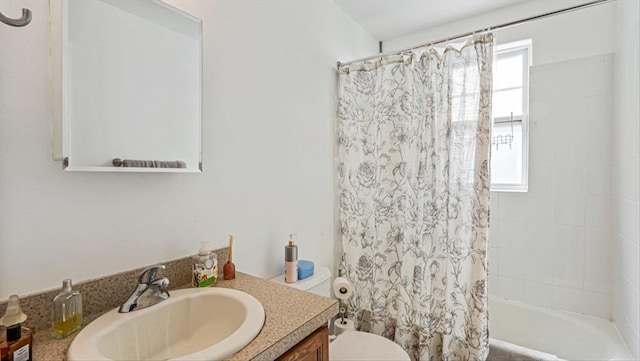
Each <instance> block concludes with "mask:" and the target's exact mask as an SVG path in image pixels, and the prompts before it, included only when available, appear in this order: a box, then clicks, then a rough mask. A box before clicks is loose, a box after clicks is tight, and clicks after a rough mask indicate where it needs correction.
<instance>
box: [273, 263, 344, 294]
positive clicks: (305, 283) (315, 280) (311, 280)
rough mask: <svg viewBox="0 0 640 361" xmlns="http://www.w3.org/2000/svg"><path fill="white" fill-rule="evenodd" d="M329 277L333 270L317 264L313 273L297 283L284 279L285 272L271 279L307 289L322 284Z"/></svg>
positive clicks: (300, 288)
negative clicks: (287, 281)
mask: <svg viewBox="0 0 640 361" xmlns="http://www.w3.org/2000/svg"><path fill="white" fill-rule="evenodd" d="M329 279H331V271H330V270H329V268H327V267H323V266H317V267H315V269H314V272H313V275H311V276H309V277H308V278H305V279H303V280H301V281H298V282H296V283H286V282H285V281H284V273H283V274H281V275H279V276H276V277H273V278H272V279H270V280H269V281H272V282H276V283H280V284H283V285H286V286H289V287H294V288H297V289H299V290H303V291H307V290H310V289H312V288H313V287H315V286H317V285H319V284H321V283H322V282H325V281H328V280H329Z"/></svg>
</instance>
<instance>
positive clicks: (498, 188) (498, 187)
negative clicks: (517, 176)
mask: <svg viewBox="0 0 640 361" xmlns="http://www.w3.org/2000/svg"><path fill="white" fill-rule="evenodd" d="M528 191H529V185H528V184H524V185H522V184H492V185H491V192H520V193H525V192H528Z"/></svg>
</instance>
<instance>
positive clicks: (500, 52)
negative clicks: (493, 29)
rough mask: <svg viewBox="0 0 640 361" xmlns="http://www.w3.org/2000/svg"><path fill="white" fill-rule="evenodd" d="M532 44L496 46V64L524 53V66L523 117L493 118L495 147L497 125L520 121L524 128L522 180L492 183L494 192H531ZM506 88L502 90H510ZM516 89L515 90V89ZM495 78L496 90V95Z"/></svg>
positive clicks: (525, 42) (524, 42)
mask: <svg viewBox="0 0 640 361" xmlns="http://www.w3.org/2000/svg"><path fill="white" fill-rule="evenodd" d="M531 45H532V42H531V39H527V40H522V41H516V42H510V43H506V44H501V45H498V46H496V52H495V57H494V64H497V61H498V59H499V58H503V57H508V56H510V55H513V54H519V53H523V54H524V56H523V59H524V61H523V63H524V64H523V66H522V115H521V116H514V117H513V118H512V117H497V118H494V117H493V115H492V117H491V134H492V135H491V139H492V145H491V146H492V147H493V128H494V126H495V124H496V123H505V122H510V121H520V122H521V126H522V173H521V174H522V178H521V181H520V182H519V183H494V182H493V181H491V191H492V192H527V191H528V190H529V88H530V81H529V68H530V67H531V58H532V52H531V50H532V49H531V48H532V46H531ZM508 89H509V88H504V89H500V90H508ZM513 89H515V88H513ZM496 91H497V89H495V78H494V89H493V93H494V94H495V93H496Z"/></svg>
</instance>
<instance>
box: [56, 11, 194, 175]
mask: <svg viewBox="0 0 640 361" xmlns="http://www.w3.org/2000/svg"><path fill="white" fill-rule="evenodd" d="M55 2H56V1H51V3H50V4H51V5H52V11H51V12H52V19H53V18H55V10H54V6H55V4H54V3H55ZM58 6H61V9H60V12H61V19H62V21H61V35H62V36H61V54H60V59H61V63H60V66H59V68H61V74H62V75H61V79H60V80H59V81H60V83H61V92H60V94H59V97H60V102H61V106H60V109H59V110H58V112H59V113H60V114H61V120H60V122H59V123H60V125H61V131H60V133H61V134H60V135H61V138H62V144H59V145H54V158H56V156H55V153H56V149H55V148H61V150H60V151H59V153H61V154H60V155H59V156H58V158H61V159H64V167H65V169H66V170H68V171H106V172H122V171H125V172H126V171H129V172H200V171H201V168H202V166H201V164H202V162H201V155H202V136H201V130H202V114H201V109H202V105H201V99H202V96H201V90H202V22H201V21H200V20H199V19H196V18H194V17H193V16H191V15H189V14H186V13H184V12H182V11H180V10H178V9H175V8H173V7H171V6H170V5H168V4H165V3H163V2H162V1H157V0H127V1H122V0H82V1H78V0H63V1H62V2H61V3H59V4H58ZM53 33H54V32H53V31H52V34H53ZM52 37H53V35H52ZM54 44H55V41H54V40H53V39H52V45H54ZM53 57H55V54H54V51H53V46H52V60H53ZM52 64H53V67H54V69H53V70H54V72H53V73H55V68H56V64H55V62H52ZM55 78H56V76H55V74H52V82H55ZM53 85H54V87H55V84H53ZM53 97H54V98H55V97H56V94H53ZM53 103H54V108H55V103H56V99H53ZM55 111H56V110H55V109H54V112H55ZM55 123H56V122H55V121H54V132H53V133H54V138H55V136H56V130H55Z"/></svg>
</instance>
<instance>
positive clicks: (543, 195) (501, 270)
mask: <svg viewBox="0 0 640 361" xmlns="http://www.w3.org/2000/svg"><path fill="white" fill-rule="evenodd" d="M612 62H613V55H612V54H603V55H599V56H593V57H588V58H582V59H574V60H569V61H561V62H557V63H551V64H545V65H538V66H533V67H531V69H530V74H531V91H530V119H529V133H530V135H529V141H530V144H529V162H530V163H529V191H528V192H526V193H518V192H492V193H491V230H490V240H489V246H490V250H489V265H490V270H489V274H490V282H489V290H490V293H491V294H492V295H497V296H499V297H504V298H509V299H512V300H518V301H522V302H525V303H529V304H533V305H537V306H544V307H550V308H554V309H559V310H566V311H572V312H577V313H584V314H587V315H591V316H596V317H601V318H606V319H611V316H612V305H611V303H612V302H611V299H612V291H613V290H612V274H611V273H612V271H611V269H612V247H611V237H612V235H611V233H612V232H611V202H612V200H611V177H610V175H611V131H612V116H613V111H612V82H613V80H612V79H613V76H612V75H613V74H612V71H613V67H612Z"/></svg>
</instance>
